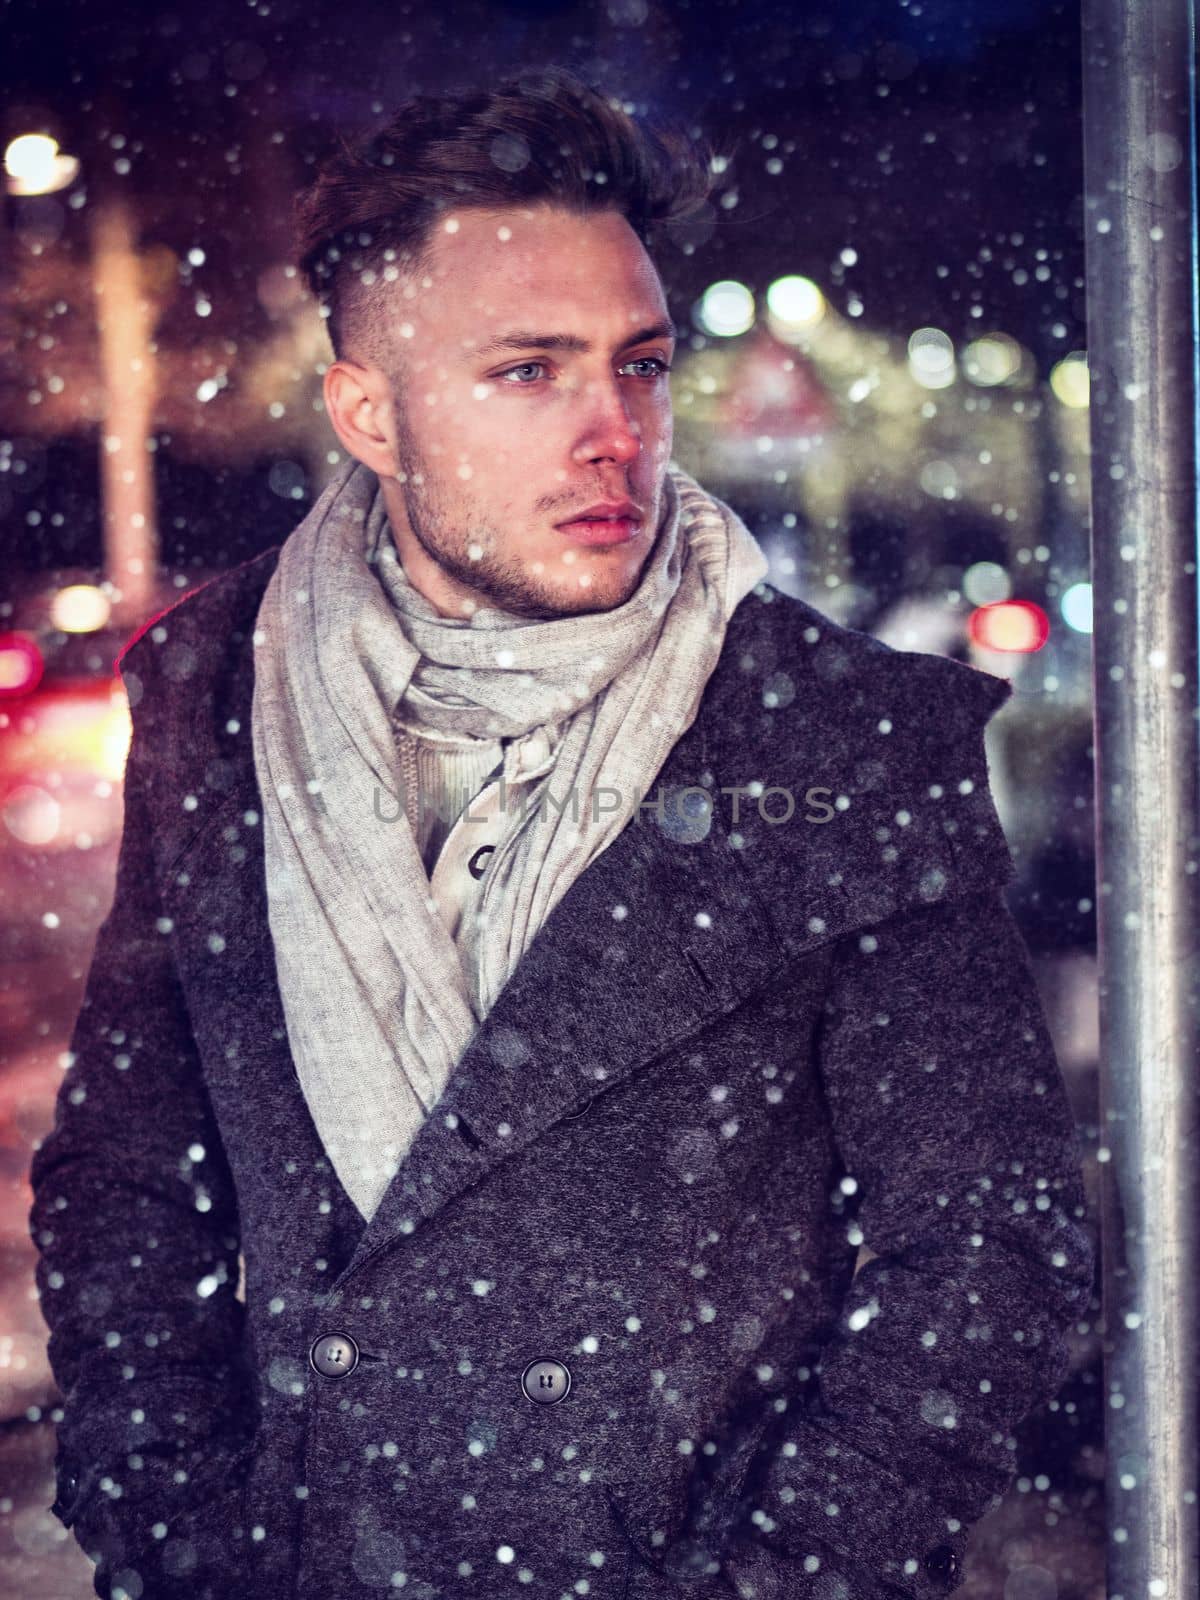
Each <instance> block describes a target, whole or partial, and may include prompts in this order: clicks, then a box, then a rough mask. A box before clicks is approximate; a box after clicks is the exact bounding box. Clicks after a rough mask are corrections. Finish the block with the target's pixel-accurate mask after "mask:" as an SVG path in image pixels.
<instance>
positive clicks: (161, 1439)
mask: <svg viewBox="0 0 1200 1600" xmlns="http://www.w3.org/2000/svg"><path fill="white" fill-rule="evenodd" d="M153 759H154V752H153V750H152V749H149V748H147V736H146V733H145V731H144V726H143V724H142V722H141V721H140V719H139V717H138V716H135V724H134V736H133V744H132V747H131V751H130V756H129V761H128V763H127V767H126V774H125V819H124V829H123V833H122V838H121V846H120V854H119V858H118V866H117V882H116V891H115V896H114V900H113V904H112V908H111V911H110V913H109V915H108V917H107V919H106V920H105V922H104V923H103V925H102V927H101V929H100V932H99V935H98V938H97V943H96V947H95V953H94V956H93V960H92V964H91V968H90V970H89V973H88V978H87V983H86V988H85V994H84V999H83V1003H82V1006H81V1009H80V1012H79V1016H78V1019H77V1021H76V1024H75V1027H74V1031H73V1033H72V1037H71V1041H70V1052H69V1057H68V1061H69V1066H68V1069H67V1072H66V1074H65V1076H64V1079H63V1082H62V1085H61V1087H60V1090H59V1094H58V1098H57V1103H56V1108H55V1122H54V1127H53V1129H52V1131H51V1132H50V1133H49V1135H48V1136H47V1137H46V1138H45V1139H44V1140H43V1142H42V1143H41V1145H40V1146H39V1148H38V1149H37V1151H36V1152H35V1155H34V1159H33V1164H32V1168H31V1184H32V1189H33V1205H32V1209H31V1212H30V1217H29V1227H30V1233H31V1235H32V1238H33V1241H34V1243H35V1245H36V1247H37V1251H38V1261H37V1266H36V1280H37V1287H38V1292H39V1296H40V1302H41V1308H42V1312H43V1315H44V1317H45V1320H46V1323H47V1325H48V1326H49V1329H50V1341H49V1358H50V1364H51V1368H52V1370H53V1373H54V1377H55V1379H56V1382H57V1384H58V1387H59V1389H60V1391H61V1393H62V1396H63V1405H62V1418H61V1421H60V1422H59V1425H58V1455H57V1458H56V1463H55V1465H56V1473H57V1491H58V1493H57V1498H56V1500H55V1502H54V1505H53V1508H52V1509H53V1511H54V1513H55V1515H56V1516H57V1517H58V1518H59V1520H60V1521H62V1522H63V1523H64V1525H65V1526H67V1527H73V1528H74V1531H75V1534H76V1537H77V1538H78V1539H79V1541H80V1543H81V1544H82V1545H83V1546H84V1548H85V1549H86V1550H87V1551H88V1553H89V1555H92V1556H93V1559H98V1560H99V1562H100V1569H99V1571H98V1573H97V1581H98V1582H100V1581H101V1578H102V1576H103V1574H104V1573H106V1572H109V1571H111V1570H113V1569H114V1568H119V1567H120V1566H121V1564H122V1563H128V1561H129V1559H130V1556H131V1554H132V1553H133V1552H134V1551H136V1550H137V1549H138V1548H139V1547H140V1545H141V1544H142V1543H143V1541H145V1540H146V1539H147V1537H148V1530H149V1529H150V1528H151V1527H152V1526H153V1525H155V1524H159V1525H160V1526H159V1531H158V1533H157V1534H155V1536H154V1537H156V1538H161V1537H162V1526H161V1524H162V1522H163V1521H164V1520H165V1522H166V1523H168V1524H172V1523H173V1520H174V1519H175V1518H176V1517H178V1518H179V1519H182V1518H183V1517H184V1516H185V1515H190V1514H191V1513H192V1511H193V1510H194V1508H195V1506H196V1504H197V1503H198V1502H200V1501H202V1500H203V1499H204V1498H205V1497H206V1496H207V1495H209V1494H214V1495H215V1494H218V1493H220V1492H221V1491H222V1490H224V1489H227V1488H228V1486H229V1485H230V1483H232V1482H235V1481H236V1480H237V1478H238V1476H239V1474H240V1473H241V1471H242V1469H243V1468H244V1467H245V1465H246V1463H247V1462H248V1461H249V1459H250V1456H251V1455H252V1453H253V1440H254V1434H255V1402H254V1398H253V1391H252V1387H251V1383H250V1381H249V1378H248V1373H247V1371H246V1370H245V1368H244V1365H243V1362H242V1360H241V1357H240V1339H241V1333H242V1325H243V1315H244V1307H243V1305H242V1303H241V1301H240V1300H239V1299H238V1298H237V1295H236V1287H237V1281H238V1268H239V1259H238V1252H239V1229H238V1215H237V1206H236V1199H235V1194H234V1189H233V1184H232V1180H231V1177H230V1174H229V1170H228V1167H227V1164H226V1160H225V1156H224V1152H223V1150H222V1146H221V1141H220V1139H219V1137H218V1133H217V1129H216V1125H215V1122H214V1119H213V1115H212V1111H211V1108H210V1106H209V1103H208V1097H207V1094H206V1090H205V1086H204V1082H203V1078H202V1075H201V1069H200V1063H199V1059H198V1056H197V1051H196V1045H195V1041H194V1039H193V1037H192V1032H191V1028H190V1025H189V1020H188V1014H187V1008H186V1004H185V1001H184V997H183V994H182V991H181V987H180V983H179V979H178V976H177V972H176V968H175V963H174V959H173V956H172V943H171V937H170V923H169V921H168V920H167V919H166V918H165V916H164V914H163V909H162V906H161V904H160V902H159V898H158V893H157V889H156V872H155V864H154V859H153V853H152V849H151V834H150V820H149V813H148V806H147V799H146V777H147V766H148V763H151V762H153ZM99 1592H101V1593H106V1592H107V1590H106V1589H103V1588H101V1589H100V1590H99Z"/></svg>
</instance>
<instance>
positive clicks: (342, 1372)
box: [308, 1333, 358, 1378]
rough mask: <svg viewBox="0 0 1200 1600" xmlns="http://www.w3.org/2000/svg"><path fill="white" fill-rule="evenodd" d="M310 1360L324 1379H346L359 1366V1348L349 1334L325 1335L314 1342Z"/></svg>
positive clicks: (309, 1353) (309, 1356)
mask: <svg viewBox="0 0 1200 1600" xmlns="http://www.w3.org/2000/svg"><path fill="white" fill-rule="evenodd" d="M308 1359H309V1361H310V1362H311V1363H312V1366H313V1369H314V1371H316V1372H319V1373H320V1374H321V1376H322V1377H323V1378H345V1377H348V1376H349V1374H350V1373H352V1372H353V1371H354V1369H355V1367H356V1366H357V1365H358V1346H357V1345H356V1344H355V1342H354V1340H353V1339H352V1338H351V1337H350V1335H349V1334H348V1333H323V1334H322V1335H321V1337H320V1338H319V1339H314V1340H313V1347H312V1349H311V1350H310V1351H309V1352H308Z"/></svg>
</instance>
